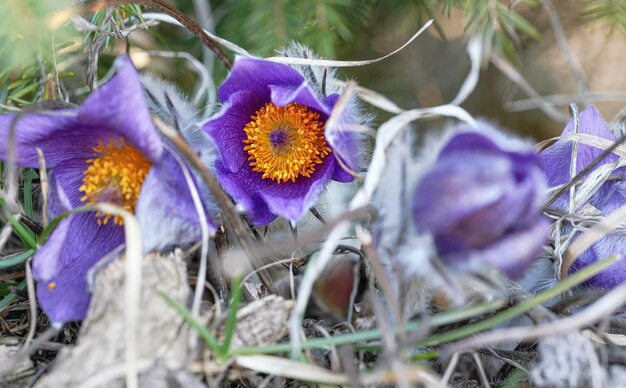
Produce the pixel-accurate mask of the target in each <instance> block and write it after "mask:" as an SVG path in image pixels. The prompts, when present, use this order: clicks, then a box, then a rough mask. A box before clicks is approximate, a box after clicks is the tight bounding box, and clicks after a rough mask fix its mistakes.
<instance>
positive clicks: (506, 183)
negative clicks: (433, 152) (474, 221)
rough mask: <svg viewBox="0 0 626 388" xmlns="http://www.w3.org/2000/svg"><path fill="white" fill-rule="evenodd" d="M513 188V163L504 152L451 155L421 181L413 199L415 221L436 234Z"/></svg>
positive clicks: (439, 162)
mask: <svg viewBox="0 0 626 388" xmlns="http://www.w3.org/2000/svg"><path fill="white" fill-rule="evenodd" d="M513 189H514V185H513V182H512V180H511V162H510V160H509V159H507V158H506V157H505V156H504V155H485V154H478V155H476V154H467V155H462V156H459V157H448V158H446V159H444V160H441V161H438V162H437V163H436V164H435V165H434V166H433V168H432V169H431V170H430V171H429V172H428V173H427V174H426V175H424V176H423V177H422V179H421V180H420V181H419V183H418V186H417V188H416V191H415V194H414V195H415V200H414V202H413V214H414V217H415V221H416V224H417V225H418V227H420V228H422V229H424V230H428V231H431V232H434V233H437V232H438V231H441V230H444V229H446V228H448V227H449V226H450V225H454V224H456V223H457V222H459V221H460V220H462V219H463V218H465V217H468V216H469V215H471V214H473V213H476V212H478V211H481V210H484V209H485V208H487V207H489V206H491V205H493V204H495V203H497V201H499V200H500V199H502V198H503V197H504V196H505V195H507V193H509V192H510V191H512V190H513ZM516 214H517V212H516ZM500 233H501V231H500Z"/></svg>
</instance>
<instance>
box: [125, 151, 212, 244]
mask: <svg viewBox="0 0 626 388" xmlns="http://www.w3.org/2000/svg"><path fill="white" fill-rule="evenodd" d="M185 168H186V167H185ZM186 170H187V173H188V174H189V179H190V183H191V184H192V185H193V187H194V190H196V191H197V192H198V195H201V194H200V190H199V189H198V184H197V183H196V181H195V179H194V177H193V175H191V171H189V169H188V168H186ZM201 201H202V199H201ZM205 203H206V201H203V203H202V206H203V209H204V213H205V215H206V217H207V226H208V228H209V231H210V232H214V231H215V224H214V223H213V222H212V221H211V218H210V216H209V214H208V210H207V206H206V205H205ZM135 213H136V215H137V218H138V219H139V223H140V224H141V231H142V243H143V247H144V250H145V251H150V250H153V249H158V250H162V249H166V248H170V247H172V246H173V245H179V246H185V245H188V244H191V243H194V242H196V241H200V240H201V239H202V234H201V229H200V220H199V219H198V214H197V211H196V207H195V205H194V202H193V199H192V197H191V194H190V191H189V187H188V182H187V180H186V179H185V175H184V173H183V171H182V169H181V166H180V165H179V164H178V162H177V161H176V159H175V158H174V157H173V156H172V155H171V154H170V153H169V152H168V151H165V153H164V154H163V157H162V158H161V160H160V161H159V163H157V164H155V165H154V166H153V167H152V169H151V170H150V172H149V173H148V176H147V177H146V180H145V181H144V184H143V186H142V188H141V194H140V196H139V201H138V203H137V208H136V211H135Z"/></svg>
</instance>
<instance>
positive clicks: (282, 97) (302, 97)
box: [269, 84, 333, 121]
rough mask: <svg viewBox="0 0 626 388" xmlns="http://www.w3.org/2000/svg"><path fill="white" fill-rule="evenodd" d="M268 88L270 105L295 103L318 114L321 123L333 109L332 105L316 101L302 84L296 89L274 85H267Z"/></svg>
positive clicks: (313, 95)
mask: <svg viewBox="0 0 626 388" xmlns="http://www.w3.org/2000/svg"><path fill="white" fill-rule="evenodd" d="M269 88H270V90H271V95H272V103H274V105H277V106H285V105H287V104H291V103H292V102H296V103H298V104H300V105H304V106H306V107H307V108H309V109H310V110H313V111H315V112H317V113H319V114H320V120H321V121H326V120H327V119H328V115H330V111H331V110H332V108H333V107H332V105H331V106H326V105H324V104H323V103H322V102H321V101H320V100H318V98H317V97H316V96H315V94H313V92H312V91H311V89H309V87H308V86H307V85H306V84H302V85H300V86H299V87H297V88H293V87H285V86H276V85H269Z"/></svg>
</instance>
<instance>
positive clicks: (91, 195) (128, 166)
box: [79, 137, 152, 225]
mask: <svg viewBox="0 0 626 388" xmlns="http://www.w3.org/2000/svg"><path fill="white" fill-rule="evenodd" d="M93 151H94V156H95V157H94V158H93V159H88V160H87V166H88V167H87V168H86V169H85V171H83V185H82V186H81V187H80V189H79V190H80V191H81V192H82V193H84V195H83V197H82V198H81V199H80V200H81V201H82V202H84V203H85V204H87V205H91V204H94V203H97V202H110V203H113V204H116V205H118V206H120V207H122V208H124V209H126V210H128V211H129V212H131V213H134V212H135V205H136V204H137V199H138V198H139V192H140V191H141V186H142V185H143V181H144V180H145V179H146V175H148V171H149V170H150V167H152V164H151V163H150V161H149V160H148V159H146V157H145V156H144V155H143V154H142V153H141V151H139V150H138V149H137V148H135V147H132V146H130V145H128V144H126V141H125V140H124V138H122V137H120V138H119V139H118V140H111V142H109V143H108V144H103V143H102V142H99V143H98V146H97V147H94V148H93ZM96 217H97V218H98V225H103V224H106V223H107V222H109V220H110V219H111V217H113V220H114V222H115V223H116V224H117V225H123V224H124V221H123V219H122V217H120V216H112V215H110V214H103V213H100V212H97V213H96Z"/></svg>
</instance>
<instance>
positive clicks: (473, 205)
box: [413, 123, 549, 277]
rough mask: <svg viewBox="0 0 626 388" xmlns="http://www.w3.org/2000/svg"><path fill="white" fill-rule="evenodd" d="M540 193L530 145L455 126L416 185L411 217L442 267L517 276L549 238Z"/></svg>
mask: <svg viewBox="0 0 626 388" xmlns="http://www.w3.org/2000/svg"><path fill="white" fill-rule="evenodd" d="M545 189H546V181H545V177H544V176H543V174H542V171H541V169H540V167H539V160H538V157H537V155H536V154H535V152H534V151H533V149H532V146H531V145H529V144H527V143H525V142H523V141H521V140H519V139H515V138H511V137H509V136H507V135H505V134H503V133H502V132H499V131H497V130H496V129H494V128H493V127H491V126H490V125H488V124H485V123H479V128H477V129H472V128H469V127H462V128H459V129H458V132H456V133H455V134H454V135H453V136H452V137H451V138H450V139H449V141H448V142H447V143H446V144H445V145H444V146H443V148H442V149H441V151H440V153H439V155H438V157H437V159H436V161H435V162H434V163H433V164H432V166H430V167H429V168H427V169H426V171H425V172H424V174H423V175H422V176H421V178H420V179H419V180H418V182H417V185H416V187H415V191H414V193H413V218H414V222H415V225H416V227H417V229H418V231H419V232H423V233H428V234H430V235H432V238H433V241H434V245H435V247H436V249H437V253H438V255H439V257H440V258H441V259H442V260H443V261H444V262H445V263H446V264H447V265H449V266H451V267H453V268H455V269H457V270H461V271H473V272H478V271H480V270H482V269H483V268H484V266H485V265H491V266H493V267H496V268H498V269H499V270H500V271H502V272H503V273H505V274H506V275H508V276H509V277H518V276H519V275H521V274H522V272H523V270H524V269H525V268H526V267H527V265H528V264H529V263H530V262H531V261H532V260H533V258H535V257H536V255H538V254H539V253H540V251H541V248H542V246H543V244H544V242H545V241H546V239H547V237H548V231H549V223H548V222H547V221H546V220H545V219H543V218H542V216H541V215H540V212H539V209H540V206H541V200H542V198H543V194H544V191H545Z"/></svg>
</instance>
